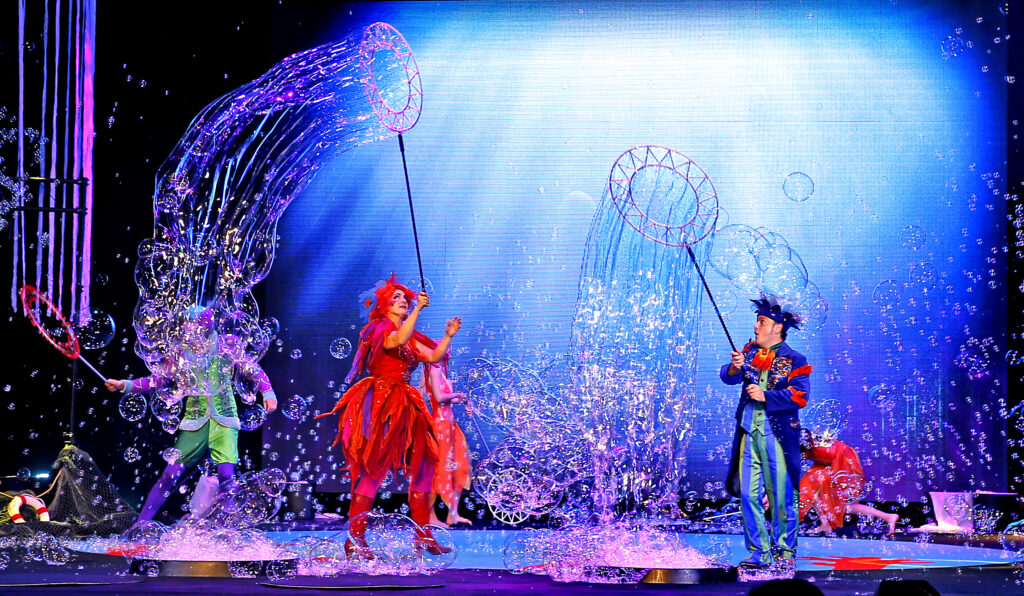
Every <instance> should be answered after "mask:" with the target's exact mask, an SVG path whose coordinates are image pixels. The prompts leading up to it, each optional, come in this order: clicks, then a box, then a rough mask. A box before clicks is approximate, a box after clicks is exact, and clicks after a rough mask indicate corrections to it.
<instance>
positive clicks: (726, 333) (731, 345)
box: [686, 244, 736, 352]
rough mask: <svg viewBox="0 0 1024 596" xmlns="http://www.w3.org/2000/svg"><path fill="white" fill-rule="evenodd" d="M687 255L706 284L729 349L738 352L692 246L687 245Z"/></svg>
mask: <svg viewBox="0 0 1024 596" xmlns="http://www.w3.org/2000/svg"><path fill="white" fill-rule="evenodd" d="M686 254H688V255H690V261H691V262H693V267H694V269H696V270H697V275H699V276H700V281H701V283H702V284H704V291H705V292H706V293H707V295H708V298H710V299H711V306H713V307H714V309H715V314H716V315H718V322H719V323H721V324H722V331H725V338H726V339H728V340H729V347H731V348H732V351H733V352H735V351H736V344H735V343H734V342H733V341H732V335H730V334H729V328H728V327H726V326H725V319H723V318H722V311H720V310H718V303H717V302H715V297H714V295H713V294H712V293H711V288H709V287H708V280H706V279H704V272H703V271H701V270H700V265H698V264H697V257H695V256H693V249H692V248H690V245H689V244H687V245H686Z"/></svg>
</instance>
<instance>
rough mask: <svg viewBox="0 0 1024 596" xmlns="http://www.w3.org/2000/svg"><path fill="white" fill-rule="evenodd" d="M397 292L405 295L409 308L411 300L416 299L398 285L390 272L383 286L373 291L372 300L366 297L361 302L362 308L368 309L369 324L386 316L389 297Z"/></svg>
mask: <svg viewBox="0 0 1024 596" xmlns="http://www.w3.org/2000/svg"><path fill="white" fill-rule="evenodd" d="M378 283H379V282H378ZM398 290H401V291H402V293H403V294H405V299H406V300H408V301H409V306H410V307H411V306H412V302H413V300H415V299H416V293H415V292H413V291H412V290H410V289H409V288H407V287H405V286H403V285H402V284H400V283H398V278H396V277H395V274H394V272H392V273H391V277H390V278H388V280H387V281H386V282H384V285H382V286H380V287H378V288H377V289H376V291H374V293H373V298H369V297H367V298H365V299H364V301H363V306H364V307H367V308H369V311H370V313H369V319H370V322H371V323H373V322H376V321H379V320H380V319H383V318H384V317H386V316H387V314H388V310H389V309H390V303H391V296H392V295H393V294H394V293H395V292H396V291H398Z"/></svg>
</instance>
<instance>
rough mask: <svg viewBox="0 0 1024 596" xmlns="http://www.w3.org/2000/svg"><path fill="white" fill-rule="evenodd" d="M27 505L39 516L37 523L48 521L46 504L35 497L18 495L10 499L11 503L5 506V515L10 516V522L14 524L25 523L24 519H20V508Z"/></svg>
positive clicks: (48, 515)
mask: <svg viewBox="0 0 1024 596" xmlns="http://www.w3.org/2000/svg"><path fill="white" fill-rule="evenodd" d="M22 505H29V506H31V507H32V509H35V510H36V515H37V516H39V521H50V513H49V512H48V511H47V510H46V504H45V503H43V500H42V499H40V498H39V497H37V496H35V495H28V494H25V495H18V496H16V497H14V498H13V499H11V502H10V503H8V504H7V513H9V514H10V516H11V521H12V522H14V523H16V524H23V523H25V519H24V518H22V517H21V506H22Z"/></svg>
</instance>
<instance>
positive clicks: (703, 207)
mask: <svg viewBox="0 0 1024 596" xmlns="http://www.w3.org/2000/svg"><path fill="white" fill-rule="evenodd" d="M659 151H663V152H664V157H661V158H660V159H656V160H655V162H656V164H657V165H658V166H660V167H671V168H674V169H678V170H685V171H686V172H687V173H689V172H690V170H691V169H696V170H699V171H700V174H701V175H700V176H696V175H695V176H693V179H694V180H696V182H692V181H691V179H690V177H689V176H687V177H686V180H687V182H688V183H690V186H691V189H692V191H693V194H694V195H695V196H696V197H697V204H698V207H697V209H696V211H695V212H694V214H693V218H692V219H690V220H689V221H687V222H685V223H683V224H676V225H670V224H667V223H661V222H659V221H655V220H654V219H652V218H651V216H650V215H649V214H648V213H647V212H646V211H645V210H644V209H642V208H641V207H640V205H638V204H637V202H636V200H635V199H634V198H633V193H632V192H630V187H631V184H632V182H633V176H634V175H636V172H637V171H638V170H639V169H640V167H638V165H637V164H642V165H643V166H645V167H646V166H648V165H649V164H648V163H647V162H648V160H647V159H640V158H639V156H638V155H637V154H640V153H646V156H651V155H658V152H659ZM673 153H674V152H672V151H671V150H666V149H665V148H664V147H650V146H648V147H635V148H633V149H630V150H629V151H627V152H626V153H624V154H623V155H621V156H619V159H618V160H617V161H616V163H615V167H613V168H612V176H611V177H610V178H609V183H608V190H609V195H610V196H611V199H612V202H613V203H614V204H615V208H616V209H618V211H619V214H621V215H622V218H623V219H624V220H626V223H628V224H629V225H630V227H632V228H633V229H634V230H636V231H637V232H638V233H639V234H640V235H641V236H643V237H645V238H647V239H648V240H653V241H654V242H657V243H659V244H664V245H665V246H670V247H672V248H685V249H686V254H687V255H688V256H689V257H690V262H691V263H693V268H694V269H696V270H697V275H698V276H700V281H701V283H702V284H703V285H704V292H705V293H706V294H707V296H708V298H709V299H710V300H711V306H712V307H714V309H715V314H716V315H718V322H719V323H721V325H722V331H725V337H726V339H728V340H729V346H730V347H732V351H733V352H735V351H736V344H735V342H733V340H732V335H731V334H730V333H729V327H728V326H726V324H725V319H724V318H722V311H721V310H720V309H719V308H718V303H717V302H715V296H714V295H713V294H712V293H711V288H710V287H708V281H707V280H706V279H705V278H704V271H703V270H701V268H700V265H698V264H697V257H696V256H695V255H694V254H693V249H692V248H691V246H693V245H694V244H696V243H698V242H700V241H701V240H703V239H704V238H706V237H707V236H708V234H710V233H711V232H712V231H713V230H714V229H715V224H716V223H717V221H718V206H717V205H718V201H717V199H718V195H717V193H716V192H715V188H714V186H712V185H711V179H710V178H708V176H707V174H704V171H703V170H701V169H700V166H698V165H697V164H695V163H694V162H692V161H690V160H689V159H688V158H686V157H685V156H683V155H681V154H680V155H679V156H678V158H682V160H684V161H683V162H682V164H677V163H675V160H676V159H678V158H675V155H673ZM673 158H675V159H673ZM666 161H668V162H669V163H665V162H666ZM705 184H706V185H707V186H706V187H705ZM712 201H713V202H712Z"/></svg>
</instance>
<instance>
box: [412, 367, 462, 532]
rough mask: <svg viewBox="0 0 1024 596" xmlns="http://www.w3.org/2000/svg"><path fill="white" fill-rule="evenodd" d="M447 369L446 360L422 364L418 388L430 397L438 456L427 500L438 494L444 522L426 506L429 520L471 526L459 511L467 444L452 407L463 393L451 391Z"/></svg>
mask: <svg viewBox="0 0 1024 596" xmlns="http://www.w3.org/2000/svg"><path fill="white" fill-rule="evenodd" d="M447 369H448V365H447V362H444V363H441V364H424V365H423V379H422V381H421V382H420V391H421V392H423V393H424V394H425V395H426V396H427V397H429V398H430V406H431V408H433V410H434V433H435V434H436V435H437V449H438V450H437V455H438V458H439V461H438V463H437V468H436V470H435V471H434V493H433V494H432V495H431V498H430V503H431V505H433V503H434V502H435V501H436V500H437V499H436V497H438V496H439V497H441V500H442V501H444V504H445V506H447V507H448V521H447V523H441V521H440V520H438V519H437V517H436V516H435V515H434V508H433V506H431V508H430V514H431V515H430V522H431V523H432V524H434V525H438V526H443V525H452V524H466V525H468V526H472V525H473V522H472V521H470V520H468V519H466V518H464V517H462V516H461V515H459V500H460V499H461V498H462V491H464V490H469V486H470V461H469V444H468V443H467V442H466V435H465V434H463V432H462V429H461V428H459V424H458V423H457V422H456V421H455V412H454V411H452V404H461V403H466V394H465V393H463V392H461V391H455V389H454V388H453V387H452V382H451V380H449V379H448V370H447ZM467 409H468V408H467Z"/></svg>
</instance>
